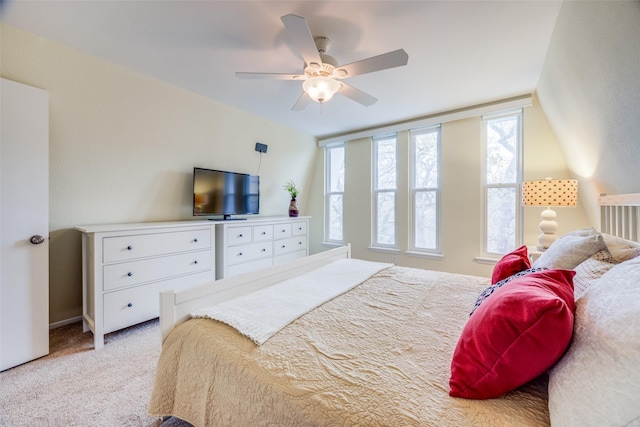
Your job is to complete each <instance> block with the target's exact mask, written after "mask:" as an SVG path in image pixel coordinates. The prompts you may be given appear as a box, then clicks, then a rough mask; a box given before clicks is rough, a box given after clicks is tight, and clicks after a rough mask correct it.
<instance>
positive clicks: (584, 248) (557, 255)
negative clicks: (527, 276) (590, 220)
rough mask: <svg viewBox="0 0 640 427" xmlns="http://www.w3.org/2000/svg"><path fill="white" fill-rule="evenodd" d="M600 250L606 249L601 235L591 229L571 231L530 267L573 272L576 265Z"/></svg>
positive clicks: (554, 243)
mask: <svg viewBox="0 0 640 427" xmlns="http://www.w3.org/2000/svg"><path fill="white" fill-rule="evenodd" d="M602 249H607V246H606V245H605V244H604V240H603V238H602V235H601V234H600V233H598V232H597V231H596V230H594V229H593V228H585V229H583V230H576V231H572V232H571V233H568V234H565V235H564V236H560V237H559V238H558V240H556V241H555V242H553V243H552V244H551V246H549V248H548V249H547V250H546V251H544V252H543V253H542V255H540V257H539V258H538V259H537V260H535V262H534V263H533V265H532V266H531V267H534V268H537V267H542V268H549V269H554V268H564V269H567V270H573V269H574V268H576V266H577V265H578V264H580V263H581V262H582V261H584V260H585V259H587V258H589V257H590V256H591V255H593V254H595V253H596V252H598V251H601V250H602Z"/></svg>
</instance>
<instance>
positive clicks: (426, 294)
mask: <svg viewBox="0 0 640 427" xmlns="http://www.w3.org/2000/svg"><path fill="white" fill-rule="evenodd" d="M601 204H602V209H603V215H602V219H603V226H602V232H597V231H596V230H593V229H588V230H576V232H573V233H568V234H567V235H565V236H562V237H561V238H560V239H559V240H558V241H557V242H556V243H554V244H553V245H552V247H551V248H549V250H548V251H546V252H545V253H544V254H543V255H542V256H541V257H540V258H538V259H537V260H536V261H535V262H534V264H533V265H531V263H530V262H528V263H527V260H528V258H527V259H525V257H526V251H524V250H522V249H521V251H520V252H519V253H516V251H514V253H513V254H508V255H509V256H505V257H504V258H503V260H501V262H500V263H499V265H501V266H502V268H501V269H498V268H496V269H495V270H494V273H495V272H496V270H501V271H500V273H502V276H505V277H492V278H482V277H475V276H468V275H460V274H451V273H443V272H436V271H428V270H420V269H414V268H405V267H399V266H393V265H379V266H374V267H375V268H374V272H373V273H372V274H371V275H370V277H369V278H367V279H366V280H364V281H363V282H362V283H361V284H357V286H353V287H348V286H347V289H346V290H344V291H337V294H336V295H334V296H332V297H330V298H329V299H328V300H327V301H326V302H323V303H320V304H318V306H317V307H315V308H313V309H312V310H311V311H309V312H307V313H306V314H302V315H299V316H298V317H296V318H295V320H293V321H291V322H290V323H288V324H287V325H286V326H284V327H283V328H282V329H281V330H279V331H276V332H273V333H271V334H267V336H266V339H265V336H259V337H258V338H256V337H255V336H254V335H252V333H247V332H246V331H244V332H243V333H244V335H243V334H242V333H240V332H238V330H237V329H236V328H235V327H232V326H230V325H228V324H226V323H223V322H221V321H214V320H211V319H210V318H206V317H204V318H193V316H192V313H201V312H202V311H203V310H204V311H205V312H206V310H207V309H208V308H210V307H217V306H224V305H225V304H233V303H234V301H238V300H239V299H241V298H243V297H245V296H247V295H249V298H251V295H255V294H256V293H260V292H262V291H263V290H265V289H270V288H273V287H276V286H280V285H281V284H282V283H285V282H290V281H292V280H294V281H295V280H296V279H300V280H301V281H303V282H305V281H306V280H307V277H309V275H313V274H314V272H316V273H317V272H320V273H318V274H316V278H315V279H314V280H315V281H313V282H310V283H317V278H318V277H324V278H326V282H327V283H333V282H334V281H335V280H334V279H333V278H334V276H333V274H335V272H334V271H333V270H332V269H334V268H335V266H336V265H339V266H340V267H339V268H344V267H345V266H346V265H352V264H353V262H354V261H356V260H351V258H350V248H349V246H345V247H342V248H337V249H334V250H330V251H326V252H323V253H320V254H316V255H313V256H310V257H306V258H303V259H299V260H296V261H294V262H292V263H289V264H286V265H282V266H276V267H273V268H270V269H265V270H261V271H259V272H254V273H249V274H246V275H242V276H237V277H231V278H228V279H223V280H220V281H217V282H214V283H212V284H208V285H205V286H201V287H196V288H191V289H188V290H184V291H181V292H177V293H174V292H163V293H162V294H161V312H160V324H161V330H162V340H163V348H162V352H161V355H160V359H159V361H158V369H157V372H156V378H155V382H154V386H153V391H152V396H151V399H150V404H149V414H150V415H153V416H161V417H168V416H174V417H177V418H180V419H183V420H185V421H188V422H190V423H191V424H193V425H195V426H260V425H280V426H296V425H301V426H302V425H304V426H307V425H309V426H334V425H340V426H351V425H367V426H374V425H393V426H396V425H397V426H404V425H415V426H430V425H433V426H462V425H465V426H466V425H474V426H483V425H486V426H503V425H504V426H547V425H562V426H564V425H633V423H636V424H638V423H640V410H639V409H638V408H640V387H639V386H638V385H637V384H640V356H639V355H640V308H638V307H640V305H639V304H638V303H637V302H636V301H640V291H639V289H640V286H638V285H637V283H640V256H639V255H640V244H638V243H636V242H637V241H638V237H639V236H638V223H639V222H640V221H638V219H639V216H640V215H639V209H640V207H639V206H640V194H635V195H625V196H620V197H614V196H607V197H602V198H601ZM617 236H622V237H617ZM552 249H553V250H552ZM523 253H524V257H523ZM514 260H515V262H514ZM536 263H537V265H536ZM556 264H561V266H560V267H559V266H557V265H556ZM574 264H575V265H574ZM367 267H368V266H367ZM349 268H351V267H349ZM376 269H377V270H376ZM514 271H516V272H517V273H513V272H514ZM556 271H559V272H560V273H558V274H560V275H561V276H562V278H561V279H562V280H565V281H566V279H567V277H568V278H569V280H570V279H572V278H573V282H574V283H575V289H576V292H575V294H574V291H573V288H574V286H573V284H571V294H570V301H566V300H567V298H569V297H567V295H565V294H562V293H560V294H559V295H560V296H558V295H554V296H553V298H551V299H552V300H553V301H554V302H553V304H554V305H553V309H550V310H549V309H548V307H547V308H545V310H546V311H545V313H546V312H550V313H552V316H555V317H551V318H550V319H551V321H553V322H560V320H558V319H560V318H562V319H563V320H562V322H564V323H562V324H563V325H565V327H564V328H562V327H557V328H556V327H551V328H550V327H549V325H547V326H546V328H545V329H544V334H545V335H543V336H542V337H541V336H537V337H535V338H536V340H531V339H529V340H523V339H522V337H523V336H524V334H523V333H522V331H520V332H518V335H517V340H518V341H517V343H520V342H522V341H527V342H528V344H527V345H528V346H529V347H526V346H525V347H523V349H524V350H523V349H520V350H519V351H520V353H518V352H515V353H509V357H505V355H506V354H507V350H506V348H508V351H509V352H511V351H512V349H513V348H514V347H519V346H520V344H518V345H514V343H516V341H515V338H513V337H511V338H509V339H511V340H512V341H510V342H509V343H507V344H508V345H507V346H506V347H505V349H503V350H500V351H501V352H503V353H502V354H500V355H498V356H497V358H496V359H495V360H493V361H492V362H491V365H492V366H491V367H490V369H489V368H487V369H488V371H487V372H489V371H490V372H489V373H490V374H491V375H497V377H496V378H497V379H498V382H499V383H508V384H507V385H506V386H505V384H500V386H501V387H503V388H502V389H496V390H492V391H491V393H493V394H489V395H484V396H482V395H480V398H478V396H476V397H475V398H461V397H452V395H451V394H452V393H453V390H454V389H455V388H456V387H457V383H456V381H454V379H455V378H454V377H456V376H457V379H458V380H459V379H460V378H463V380H464V379H465V378H464V376H465V375H467V374H468V372H463V371H464V369H466V368H468V367H469V366H471V371H474V370H477V369H478V363H475V362H476V361H477V359H473V357H471V355H474V353H477V352H478V351H480V352H481V353H482V352H483V351H485V350H486V348H485V350H482V348H481V349H480V350H478V346H480V347H481V345H480V344H478V343H479V342H481V340H485V341H486V343H485V344H482V345H489V346H494V347H495V345H496V341H501V340H502V338H503V335H504V336H506V335H508V334H510V333H512V331H511V329H513V325H512V323H510V322H506V324H507V326H506V329H505V330H504V331H503V330H502V329H501V327H500V326H496V325H498V323H497V320H496V319H495V317H484V316H490V315H493V313H495V312H498V310H497V309H495V306H496V305H497V304H498V303H499V302H501V301H503V300H506V299H508V298H512V297H513V295H516V294H517V295H520V294H521V293H522V292H521V288H520V286H521V285H520V282H523V281H528V282H527V283H528V285H527V286H528V287H526V289H530V288H534V286H531V285H530V283H535V285H536V286H538V281H536V280H542V279H540V277H543V278H546V277H547V276H548V275H549V274H551V273H550V272H556ZM541 275H542V276H541ZM499 276H500V275H499ZM498 279H501V280H498ZM534 279H535V280H534ZM309 280H310V279H309ZM545 280H546V279H545ZM562 280H561V281H562ZM532 281H533V282H532ZM545 283H546V282H545ZM605 284H606V285H605ZM543 285H544V284H543ZM543 285H541V289H542V288H544V286H546V285H544V286H543ZM536 289H537V288H536ZM559 289H560V288H559ZM561 289H563V291H562V292H565V291H566V286H565V287H564V288H561ZM488 290H489V291H490V292H487V291H488ZM536 292H537V291H536ZM544 292H547V289H545V290H544ZM505 295H510V296H505ZM260 298H262V297H260ZM265 298H266V297H265ZM545 298H546V297H545ZM562 298H564V299H562ZM574 298H575V299H574ZM559 300H561V301H560V302H558V301H559ZM265 301H268V300H265ZM532 301H533V300H532ZM536 301H537V300H536ZM545 301H546V300H545ZM246 304H248V303H245V302H243V304H242V305H243V306H244V305H246ZM545 304H546V303H545ZM266 305H271V306H277V305H276V304H273V303H269V304H266ZM287 305H288V304H287ZM547 305H548V304H547ZM526 306H527V307H529V306H531V307H533V306H535V304H533V303H532V304H529V303H528V304H526ZM474 307H475V308H474ZM236 308H237V307H236ZM472 311H473V313H472V314H471V315H470V312H472ZM525 311H526V310H525ZM486 313H489V314H486ZM509 313H511V312H509ZM276 314H277V313H276ZM260 315H261V314H259V315H258V317H259V316H260ZM509 315H511V314H509ZM531 315H532V316H538V317H540V315H539V313H537V312H536V313H533V314H531ZM527 316H529V314H527ZM545 316H546V315H545ZM558 316H561V317H558ZM294 317H295V316H294ZM489 320H490V321H489ZM225 321H226V320H225ZM254 321H255V319H254ZM474 322H475V324H476V325H482V326H480V327H479V329H478V330H475V331H474V330H471V332H469V329H470V325H472V324H473V323H474ZM536 322H538V320H536ZM229 323H230V324H233V322H229ZM259 323H260V322H259V321H258V325H257V326H258V327H259V326H261V325H260V324H259ZM488 324H490V325H491V328H487V327H486V325H488ZM536 324H537V323H536ZM555 324H556V323H553V324H552V325H555ZM567 325H568V326H567ZM254 326H256V325H254ZM531 329H533V328H531V327H529V326H528V329H526V330H527V333H528V331H530V330H531ZM567 330H568V332H567ZM500 331H503V332H504V333H503V332H500ZM550 331H551V332H550ZM556 331H557V332H556ZM563 331H564V332H563ZM567 333H568V336H567ZM474 334H475V335H474ZM483 334H484V337H483ZM556 335H557V336H556ZM496 336H498V337H500V339H496V338H495V337H496ZM464 337H467V338H470V339H467V340H464V339H463V338H464ZM555 341H562V345H560V347H558V346H557V345H556V348H555V351H556V353H557V356H554V360H552V361H551V362H545V363H546V364H544V365H541V366H539V367H536V369H537V370H536V371H531V369H532V367H534V365H536V364H539V361H540V360H542V359H545V357H547V356H546V355H548V354H550V353H551V352H550V351H547V350H546V348H547V346H548V345H549V344H548V342H555ZM502 344H503V343H502V342H500V345H502ZM531 346H533V347H531ZM541 348H544V349H545V350H544V351H543V352H542V353H540V352H539V350H540V349H541ZM492 351H495V348H492ZM536 352H537V353H536ZM485 354H486V352H485ZM470 357H471V359H469V358H470ZM505 358H507V359H510V361H509V363H510V365H509V366H507V367H506V368H505V369H507V370H502V371H494V367H495V366H501V364H502V363H503V361H504V359H505ZM481 362H483V363H486V362H487V361H486V360H483V361H481ZM494 362H495V363H494ZM522 367H524V368H525V369H524V370H525V371H527V370H528V371H530V372H527V375H529V377H531V378H529V377H526V378H525V379H526V381H525V380H523V379H522V378H520V379H519V381H520V382H521V384H520V383H518V382H516V383H513V381H512V380H513V379H514V378H516V379H517V377H518V376H519V375H520V374H521V373H520V372H516V371H521V370H522V369H521V368H522ZM500 369H503V368H500ZM509 369H511V370H509ZM514 369H515V370H516V371H513V370H514ZM460 372H462V374H461V375H460V374H459V373H460ZM487 372H483V373H482V377H481V378H482V380H481V382H482V381H484V380H485V379H486V378H487V377H490V376H491V375H487ZM532 372H534V374H532ZM474 374H477V372H474ZM496 378H494V379H493V380H491V381H493V382H494V383H495V380H496ZM476 380H477V378H476V379H473V381H474V384H477V383H478V382H477V381H476ZM516 381H518V380H516ZM463 382H464V381H463ZM514 384H515V386H514ZM504 387H508V388H509V390H508V391H506V392H505V391H504ZM496 393H497V395H495V394H496ZM462 394H464V393H462ZM458 395H460V393H458ZM487 396H489V397H487ZM471 397H473V395H472V396H471ZM603 402H604V403H606V405H603Z"/></svg>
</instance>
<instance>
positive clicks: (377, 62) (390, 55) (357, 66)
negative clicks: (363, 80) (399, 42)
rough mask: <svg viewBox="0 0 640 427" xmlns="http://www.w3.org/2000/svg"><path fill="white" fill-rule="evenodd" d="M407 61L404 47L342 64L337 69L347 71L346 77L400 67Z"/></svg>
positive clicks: (407, 57)
mask: <svg viewBox="0 0 640 427" xmlns="http://www.w3.org/2000/svg"><path fill="white" fill-rule="evenodd" d="M407 62H409V55H407V52H405V51H404V49H398V50H394V51H392V52H387V53H383V54H382V55H378V56H372V57H371V58H367V59H363V60H361V61H356V62H352V63H351V64H347V65H342V66H340V67H338V69H339V70H345V71H346V72H347V75H346V77H353V76H357V75H360V74H366V73H372V72H374V71H380V70H386V69H387V68H394V67H402V66H403V65H407Z"/></svg>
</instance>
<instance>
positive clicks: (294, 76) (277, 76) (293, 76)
mask: <svg viewBox="0 0 640 427" xmlns="http://www.w3.org/2000/svg"><path fill="white" fill-rule="evenodd" d="M236 77H237V78H239V79H250V80H251V79H269V80H304V79H305V76H304V75H302V74H285V73H243V72H237V73H236Z"/></svg>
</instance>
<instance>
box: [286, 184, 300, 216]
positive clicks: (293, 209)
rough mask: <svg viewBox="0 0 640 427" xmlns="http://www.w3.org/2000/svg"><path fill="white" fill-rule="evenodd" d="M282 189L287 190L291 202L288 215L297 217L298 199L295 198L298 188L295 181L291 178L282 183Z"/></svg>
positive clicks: (298, 191)
mask: <svg viewBox="0 0 640 427" xmlns="http://www.w3.org/2000/svg"><path fill="white" fill-rule="evenodd" d="M284 189H285V190H287V192H288V193H289V195H290V196H291V202H290V203H289V216H290V217H297V216H298V201H297V200H296V198H297V197H298V194H300V190H299V189H298V187H297V186H296V184H295V182H293V180H291V179H290V180H289V181H287V183H286V184H285V185H284Z"/></svg>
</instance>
